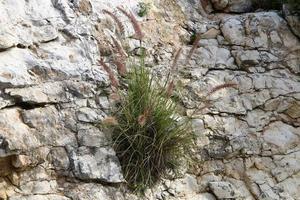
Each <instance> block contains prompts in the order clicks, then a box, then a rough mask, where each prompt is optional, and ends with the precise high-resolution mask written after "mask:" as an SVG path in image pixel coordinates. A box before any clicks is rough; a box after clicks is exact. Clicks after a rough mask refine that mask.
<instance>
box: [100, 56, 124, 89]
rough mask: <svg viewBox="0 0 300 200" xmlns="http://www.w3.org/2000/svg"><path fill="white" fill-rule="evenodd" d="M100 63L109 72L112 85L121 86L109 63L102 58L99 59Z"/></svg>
mask: <svg viewBox="0 0 300 200" xmlns="http://www.w3.org/2000/svg"><path fill="white" fill-rule="evenodd" d="M98 62H99V64H100V65H101V66H102V67H103V69H104V70H105V71H106V72H107V73H108V77H109V79H110V82H111V85H112V86H113V87H115V88H117V87H118V86H119V81H118V80H117V79H116V77H115V75H114V73H113V71H112V70H111V69H110V68H109V67H108V66H107V64H106V63H105V62H104V61H103V59H102V58H101V59H100V60H98Z"/></svg>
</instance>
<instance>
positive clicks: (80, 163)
mask: <svg viewBox="0 0 300 200" xmlns="http://www.w3.org/2000/svg"><path fill="white" fill-rule="evenodd" d="M71 163H72V166H73V170H74V173H75V176H76V177H77V178H79V179H83V180H100V181H105V182H108V183H120V182H124V179H123V175H122V173H121V167H120V164H119V161H118V158H117V157H116V155H115V152H114V150H113V149H112V148H110V147H100V148H96V149H95V150H92V149H89V148H86V147H80V148H79V149H78V152H74V151H73V152H71Z"/></svg>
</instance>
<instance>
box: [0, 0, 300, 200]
mask: <svg viewBox="0 0 300 200" xmlns="http://www.w3.org/2000/svg"><path fill="white" fill-rule="evenodd" d="M203 2H204V3H205V2H208V1H203ZM203 2H202V4H203ZM210 3H211V6H212V7H213V9H216V10H218V12H219V14H215V15H214V16H212V15H209V16H208V15H205V13H204V12H205V9H208V8H209V5H210ZM210 3H208V4H207V5H206V7H205V6H203V5H202V6H201V5H200V4H199V3H198V1H186V0H177V1H169V0H163V1H154V2H152V4H153V5H152V8H151V10H150V13H149V16H147V17H145V18H138V20H139V21H140V22H142V27H143V31H144V32H145V34H146V35H145V41H144V45H145V47H146V48H147V50H148V52H149V53H150V56H149V58H147V62H149V63H151V64H153V63H154V62H155V66H154V67H153V68H152V69H153V72H154V73H155V74H156V75H157V76H159V77H164V76H165V75H166V74H167V72H168V70H169V63H170V61H171V60H172V55H173V52H174V50H175V49H176V46H177V47H178V46H182V47H183V54H184V55H187V54H188V51H189V50H190V49H191V46H190V45H188V44H187V43H188V40H189V39H188V38H189V37H190V34H192V32H189V31H191V30H192V31H196V32H199V33H201V34H202V38H201V40H200V42H199V47H198V48H197V49H196V50H195V54H194V55H193V56H192V58H191V61H190V64H189V65H185V62H184V59H183V56H182V58H181V59H179V66H178V80H177V81H178V82H180V83H181V85H182V87H180V89H177V90H175V92H178V96H179V98H180V102H181V104H182V108H183V110H184V112H186V114H187V115H188V116H189V115H191V113H194V114H193V116H192V117H193V118H194V119H193V128H194V132H195V134H196V135H197V139H196V142H197V148H196V149H194V152H195V159H197V162H196V163H195V164H194V165H193V166H191V167H189V168H187V167H183V168H184V169H183V170H182V171H183V173H182V176H181V177H178V178H176V179H171V180H169V179H168V178H166V179H164V180H163V181H162V182H161V183H159V184H158V185H157V186H156V187H155V188H153V189H152V190H148V191H146V195H145V199H188V200H190V199H192V200H193V199H195V200H196V199H203V200H215V199H237V200H243V199H247V200H248V199H249V200H251V199H266V200H267V199H278V200H282V199H286V200H292V199H295V200H297V199H299V198H300V196H299V191H300V78H299V77H300V76H299V75H300V51H299V49H300V41H299V38H297V36H296V35H298V32H297V31H298V27H297V25H298V24H297V23H294V22H295V21H294V20H295V19H296V18H287V19H288V22H286V21H285V20H284V19H283V18H282V17H281V16H280V15H279V14H278V13H276V12H275V11H272V12H271V11H270V12H267V11H261V12H256V13H249V11H252V7H251V6H252V4H251V1H243V0H211V2H210ZM118 5H126V6H127V9H131V10H132V12H133V13H135V12H136V11H137V5H136V2H135V1H128V0H113V1H104V0H75V1H67V0H52V1H48V0H39V1H35V0H29V1H27V0H10V1H1V2H0V11H1V12H0V24H1V26H0V61H1V62H0V199H3V200H71V199H72V200H95V199H103V200H106V199H107V200H110V199H118V200H119V199H120V200H121V199H130V200H131V199H141V197H139V196H136V195H134V194H132V193H131V192H130V191H128V190H127V189H126V188H124V187H123V185H122V183H124V182H125V180H124V178H123V174H122V170H121V166H120V163H119V161H118V158H117V157H116V153H115V152H114V150H113V148H112V143H111V139H110V133H109V130H107V129H105V128H104V127H101V122H102V120H103V119H105V118H106V117H107V116H109V115H110V106H111V105H112V104H113V99H112V98H110V97H109V93H110V92H111V90H110V87H109V86H110V81H109V78H108V75H107V73H106V72H105V71H104V70H103V69H102V68H101V67H100V66H99V65H98V64H97V60H98V59H99V57H100V55H102V56H104V57H105V56H107V55H109V54H111V52H110V50H109V49H110V48H109V43H110V42H109V41H108V40H107V38H110V35H117V34H116V33H117V28H116V27H115V26H114V24H113V22H112V20H111V19H110V18H109V17H108V16H106V15H104V14H103V13H102V12H101V10H102V9H109V10H111V11H112V10H113V9H114V8H115V7H116V6H118ZM221 12H229V13H239V14H234V15H231V14H222V13H221ZM117 15H118V14H117ZM118 16H119V15H118ZM286 16H291V15H290V14H289V13H288V12H286ZM119 17H120V19H121V21H122V22H123V23H124V24H125V26H126V31H125V39H124V43H126V45H127V46H128V48H129V49H135V48H136V47H138V46H139V42H138V41H136V40H134V39H130V37H129V36H131V35H133V29H132V26H131V24H130V22H129V21H128V20H127V19H126V18H125V17H122V16H121V15H120V16H119ZM206 17H208V18H209V19H208V18H206ZM146 18H147V19H155V20H147V19H146ZM288 23H289V24H288ZM293 23H294V25H293ZM174 30H175V31H174ZM298 36H299V35H298ZM111 67H112V68H113V70H115V68H114V66H111ZM224 82H234V83H237V85H238V87H236V88H228V89H224V90H221V91H219V92H217V93H214V94H212V95H211V96H210V98H211V100H212V101H213V102H214V103H213V104H212V105H211V106H210V107H208V108H206V109H204V110H202V112H195V108H196V107H197V106H199V105H200V106H201V105H203V102H202V101H201V99H203V97H205V96H206V95H207V94H208V92H209V91H210V90H211V89H212V88H213V87H214V86H216V85H218V84H221V83H224ZM195 113H196V114H195Z"/></svg>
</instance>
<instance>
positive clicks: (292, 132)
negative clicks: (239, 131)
mask: <svg viewBox="0 0 300 200" xmlns="http://www.w3.org/2000/svg"><path fill="white" fill-rule="evenodd" d="M298 131H299V128H294V127H292V126H289V125H287V124H284V123H282V122H274V123H272V124H270V125H269V126H268V127H266V129H265V131H264V133H263V139H264V140H265V141H266V142H267V143H269V144H272V145H275V146H276V147H277V148H279V149H280V150H283V151H284V150H287V149H289V148H290V147H292V146H294V145H296V144H298V143H299V136H298V135H297V134H296V133H297V132H298Z"/></svg>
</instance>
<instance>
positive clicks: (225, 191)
mask: <svg viewBox="0 0 300 200" xmlns="http://www.w3.org/2000/svg"><path fill="white" fill-rule="evenodd" d="M208 185H209V188H210V189H211V190H212V192H213V193H214V195H216V196H217V197H218V198H220V199H230V198H237V197H238V196H239V194H238V193H237V192H236V189H235V188H234V186H233V185H232V184H231V183H228V182H210V183H209V184H208Z"/></svg>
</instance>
